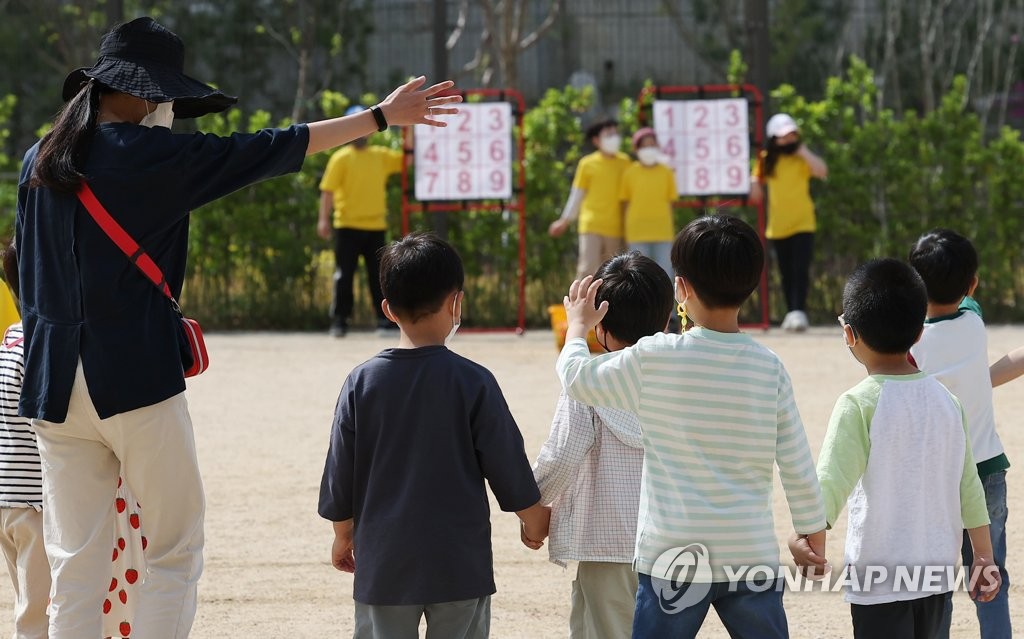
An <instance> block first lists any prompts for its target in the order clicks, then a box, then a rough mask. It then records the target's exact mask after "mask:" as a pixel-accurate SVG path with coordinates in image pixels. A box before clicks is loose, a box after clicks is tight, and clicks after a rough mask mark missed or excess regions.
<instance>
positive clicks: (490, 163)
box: [414, 102, 513, 201]
mask: <svg viewBox="0 0 1024 639" xmlns="http://www.w3.org/2000/svg"><path fill="white" fill-rule="evenodd" d="M447 122H448V126H446V127H443V128H441V127H433V126H427V125H417V126H416V127H415V128H414V136H415V147H414V148H415V161H416V199H417V200H420V201H428V200H507V199H511V198H512V124H513V122H512V105H511V104H510V103H508V102H488V103H482V104H460V105H459V113H458V114H456V115H454V116H452V117H450V118H448V119H447Z"/></svg>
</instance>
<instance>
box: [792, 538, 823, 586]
mask: <svg viewBox="0 0 1024 639" xmlns="http://www.w3.org/2000/svg"><path fill="white" fill-rule="evenodd" d="M789 552H791V553H792V554H793V562H794V563H796V565H797V567H798V568H800V573H801V574H803V576H804V577H806V578H807V579H821V578H822V577H824V576H825V575H826V574H828V561H827V560H826V559H825V531H824V530H819V531H818V532H816V533H811V534H810V535H797V534H795V533H794V534H793V535H792V536H791V537H790V538H789Z"/></svg>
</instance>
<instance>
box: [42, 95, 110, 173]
mask: <svg viewBox="0 0 1024 639" xmlns="http://www.w3.org/2000/svg"><path fill="white" fill-rule="evenodd" d="M110 92H111V89H109V88H108V87H106V86H105V85H103V84H100V83H99V82H97V81H96V80H89V81H88V82H86V83H85V84H83V85H82V88H81V90H79V91H78V94H77V95H75V97H74V98H72V99H71V100H70V101H69V102H68V103H67V104H65V105H64V108H63V109H61V110H60V112H59V113H58V114H57V117H56V118H55V119H54V121H53V128H52V129H50V131H49V133H47V134H46V135H45V136H43V140H42V142H40V143H39V152H38V153H37V154H36V160H35V164H34V165H33V167H32V178H31V180H30V181H29V186H31V187H33V188H34V187H40V186H45V187H47V188H50V189H53V190H55V191H64V192H69V193H74V192H75V191H77V190H78V185H79V184H81V183H82V180H83V179H85V174H84V172H83V171H84V169H85V161H86V159H87V158H88V157H89V146H90V145H91V144H92V138H93V134H95V132H96V115H97V114H98V113H99V109H100V96H101V95H102V94H104V93H110Z"/></svg>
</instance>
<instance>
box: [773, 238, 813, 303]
mask: <svg viewBox="0 0 1024 639" xmlns="http://www.w3.org/2000/svg"><path fill="white" fill-rule="evenodd" d="M771 245H772V249H773V250H774V251H775V261H776V262H778V264H779V275H781V276H782V294H783V295H784V296H785V298H786V309H787V310H789V311H804V310H807V291H808V290H809V289H810V287H811V259H812V258H813V256H814V233H797V234H796V235H792V236H790V237H787V238H785V239H782V240H772V242H771Z"/></svg>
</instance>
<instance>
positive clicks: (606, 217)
mask: <svg viewBox="0 0 1024 639" xmlns="http://www.w3.org/2000/svg"><path fill="white" fill-rule="evenodd" d="M586 135H587V138H588V139H589V140H590V142H591V143H592V144H593V145H594V147H595V148H597V151H595V152H593V153H591V154H589V155H586V156H584V157H583V158H582V159H581V160H580V162H579V164H578V165H577V167H576V176H575V177H574V178H573V181H572V189H571V190H570V192H569V200H568V201H567V202H566V204H565V208H563V209H562V215H561V217H559V218H558V219H557V220H555V221H554V222H552V223H551V226H550V227H548V233H549V234H550V235H551V236H552V237H559V236H561V235H562V234H564V233H565V231H566V230H567V229H568V228H569V225H570V224H571V223H572V221H573V220H575V219H577V218H579V221H580V226H579V260H578V261H577V263H576V277H577V279H580V278H583V277H584V276H586V275H593V274H594V272H595V271H597V268H598V267H599V266H601V264H602V263H603V262H604V261H605V260H607V259H608V258H610V257H613V256H615V255H618V254H619V253H620V252H621V251H622V246H623V242H622V236H623V222H622V209H621V207H620V205H619V188H620V183H621V180H622V174H623V173H625V172H626V169H627V168H628V167H629V164H630V160H629V156H628V155H626V154H625V153H622V152H621V151H619V147H620V146H621V145H622V138H621V136H619V125H618V123H617V122H615V121H614V120H601V121H599V122H596V123H594V124H592V125H590V127H588V128H587V131H586Z"/></svg>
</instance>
